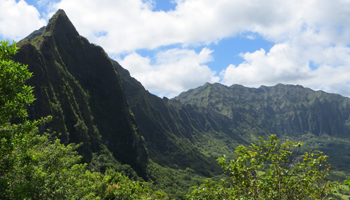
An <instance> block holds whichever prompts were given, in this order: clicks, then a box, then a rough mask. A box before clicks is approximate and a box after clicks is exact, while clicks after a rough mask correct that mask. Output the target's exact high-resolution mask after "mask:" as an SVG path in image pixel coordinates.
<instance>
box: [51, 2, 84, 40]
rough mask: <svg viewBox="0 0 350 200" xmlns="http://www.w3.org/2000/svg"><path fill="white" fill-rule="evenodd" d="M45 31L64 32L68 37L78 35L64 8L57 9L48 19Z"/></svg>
mask: <svg viewBox="0 0 350 200" xmlns="http://www.w3.org/2000/svg"><path fill="white" fill-rule="evenodd" d="M45 32H51V33H53V34H62V33H63V34H64V35H67V36H70V37H76V36H78V35H79V33H78V31H77V30H76V29H75V27H74V25H73V23H72V22H71V21H70V19H69V18H68V16H67V14H66V13H65V12H64V10H62V9H59V10H58V11H57V12H56V13H55V14H54V15H53V16H52V17H51V19H50V21H49V23H48V25H47V26H46V30H45Z"/></svg>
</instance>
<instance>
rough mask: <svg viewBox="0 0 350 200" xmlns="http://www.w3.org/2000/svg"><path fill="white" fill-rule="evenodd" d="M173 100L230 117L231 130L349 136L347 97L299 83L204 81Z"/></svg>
mask: <svg viewBox="0 0 350 200" xmlns="http://www.w3.org/2000/svg"><path fill="white" fill-rule="evenodd" d="M175 99H176V100H178V101H180V102H181V103H183V104H185V105H186V104H190V105H196V106H199V107H204V108H206V109H210V110H212V111H214V112H216V113H218V114H221V115H224V116H227V117H229V118H230V119H231V122H232V123H231V124H230V125H229V126H231V127H232V128H233V129H234V128H238V127H242V126H245V125H248V124H249V125H250V126H252V127H253V126H254V127H256V128H257V129H262V130H264V132H267V133H269V134H277V135H283V136H300V135H303V134H306V133H311V134H313V135H315V136H322V135H323V134H326V135H329V136H332V137H340V138H343V137H344V138H349V137H350V99H349V98H346V97H342V96H340V95H337V94H328V93H325V92H323V91H313V90H311V89H308V88H304V87H302V86H299V85H296V86H294V85H283V84H278V85H276V86H274V87H266V86H261V87H260V88H257V89H255V88H246V87H243V86H241V85H232V86H231V87H227V86H224V85H222V84H219V83H215V84H209V83H207V84H205V85H204V86H202V87H198V88H196V89H192V90H189V91H187V92H183V93H181V94H180V95H179V96H178V97H176V98H175ZM242 128H243V127H242ZM242 134H245V133H244V131H242Z"/></svg>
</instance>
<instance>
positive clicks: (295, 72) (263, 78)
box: [0, 0, 350, 94]
mask: <svg viewBox="0 0 350 200" xmlns="http://www.w3.org/2000/svg"><path fill="white" fill-rule="evenodd" d="M55 1H56V0H55ZM55 1H47V0H40V1H38V5H41V6H42V7H44V6H45V5H46V6H48V8H47V10H48V11H56V10H57V9H58V8H62V9H64V10H65V11H66V13H67V14H68V16H69V18H70V19H71V21H72V22H73V23H74V25H75V26H76V28H77V30H78V31H79V32H80V34H81V35H84V36H85V37H87V38H88V39H89V40H90V41H91V42H93V43H96V44H98V45H101V46H102V47H103V48H104V49H105V50H106V51H107V53H109V55H116V57H118V56H119V54H120V53H126V54H128V53H131V52H134V51H135V50H137V49H157V48H159V47H164V46H167V45H173V44H177V45H179V46H182V48H186V49H185V50H184V49H182V50H181V49H176V50H168V51H164V52H160V53H158V54H157V57H155V58H143V57H141V56H140V55H138V54H136V53H131V54H129V55H128V56H126V57H125V59H124V60H123V61H124V62H123V63H124V64H123V67H125V68H128V69H129V68H130V69H132V68H133V66H134V67H136V66H137V65H136V64H135V63H134V64H133V62H139V63H138V65H139V66H140V67H141V66H143V67H144V68H147V69H148V70H149V72H148V70H146V72H147V73H146V72H145V74H148V75H151V77H156V78H155V79H152V80H151V78H149V79H147V78H146V76H142V74H140V73H138V72H137V70H135V71H134V72H132V74H135V77H136V78H138V79H139V80H140V81H141V82H142V84H144V85H145V86H146V88H147V89H149V90H151V91H152V92H155V93H167V91H166V90H167V89H166V88H168V93H171V94H175V93H176V92H177V91H180V90H185V89H188V87H187V86H193V85H196V84H198V85H201V84H204V82H205V80H210V81H213V80H217V77H215V75H213V74H212V71H211V70H210V69H209V68H208V67H207V66H205V65H204V63H205V62H204V61H200V59H204V60H205V59H208V58H209V57H211V56H205V55H204V56H203V57H202V58H199V57H200V56H199V55H200V54H197V53H195V52H194V51H191V50H190V47H192V45H206V44H210V43H216V42H218V41H220V40H221V39H223V38H228V37H234V36H236V35H239V34H245V33H249V34H248V35H247V36H246V37H247V38H250V39H254V36H257V35H259V36H262V37H263V38H264V39H266V40H268V41H271V42H273V43H275V44H276V45H275V46H274V47H273V48H272V49H270V50H266V51H267V52H265V50H259V51H256V52H251V53H246V52H243V53H242V56H243V58H244V59H245V62H243V63H241V64H236V66H234V65H230V66H229V67H227V68H226V69H225V71H222V72H221V75H220V76H221V77H222V82H223V83H226V84H231V83H240V84H244V85H247V86H259V85H261V84H267V85H273V84H275V83H278V82H283V83H297V84H306V86H309V87H311V86H312V87H313V88H324V89H325V90H326V91H329V92H337V91H342V92H343V93H342V94H345V93H344V91H346V90H345V89H346V88H348V85H347V83H348V82H349V81H348V80H347V78H346V76H347V75H348V73H347V71H350V61H349V59H350V56H349V47H348V46H349V44H350V1H348V0H332V1H327V0H294V1H281V0H215V1H213V0H200V1H198V0H174V1H173V2H174V3H175V4H176V8H175V9H174V10H171V11H168V12H164V11H153V10H152V9H154V8H155V1H154V0H127V1H125V0H99V1H95V0H61V1H60V2H57V3H55ZM0 11H1V12H0V34H1V35H2V36H3V37H9V38H18V39H19V38H21V37H24V36H26V35H27V34H29V33H30V32H31V31H33V30H34V29H38V28H40V26H42V25H44V23H45V20H43V19H41V18H40V15H39V13H38V11H37V10H36V9H35V8H34V7H32V6H28V5H27V4H26V3H25V2H24V1H23V0H21V1H19V2H18V3H16V1H15V0H0ZM51 14H53V13H51ZM251 36H252V37H251ZM207 50H208V49H207ZM181 51H184V52H185V53H184V52H181ZM208 51H210V50H208ZM190 52H192V54H191V53H190ZM182 53H183V54H182ZM207 54H208V53H207ZM208 55H210V53H209V54H208ZM190 58H193V59H194V58H195V61H193V60H190ZM132 59H134V60H132ZM152 59H153V60H155V61H156V63H155V64H154V63H153V62H151V60H152ZM162 59H164V62H163V61H162ZM170 61H172V62H170ZM185 61H187V62H193V63H197V64H196V65H194V66H197V68H198V69H202V68H203V69H204V72H203V77H206V78H203V77H202V78H198V79H196V80H193V82H195V83H196V84H194V83H192V82H191V81H189V80H191V79H189V80H187V82H186V80H185V79H184V80H182V79H181V78H180V77H179V78H178V79H177V80H179V81H178V82H176V81H174V84H169V85H168V84H166V83H165V80H172V77H171V75H173V74H174V75H176V76H180V74H181V73H180V72H176V71H175V72H174V71H172V70H171V68H169V66H174V65H172V64H173V63H177V64H179V63H180V64H181V66H185V64H186V63H184V62H185ZM157 62H158V63H157ZM206 62H207V61H206ZM311 62H312V63H314V64H315V65H316V66H318V68H317V69H315V70H312V69H310V67H309V63H311ZM128 65H133V66H128ZM204 66H205V67H204ZM162 67H164V69H162ZM201 67H202V68H201ZM141 69H142V68H141ZM189 69H194V68H192V67H191V68H189ZM183 71H184V72H186V69H183ZM167 73H170V74H171V75H168V74H167ZM176 73H179V74H178V75H177V74H176ZM136 74H139V75H137V76H136ZM185 74H187V73H185ZM330 75H332V76H334V77H330ZM337 76H338V78H336V77H337ZM162 77H165V78H162ZM184 77H186V78H187V75H184ZM209 77H211V78H209ZM213 77H215V78H214V79H213ZM326 77H328V78H326ZM141 79H142V80H141ZM156 80H157V81H156ZM199 80H202V81H204V82H201V83H199V82H200V81H199ZM175 83H179V86H176V85H175ZM160 85H161V88H159V87H160ZM337 88H338V89H337ZM340 88H342V89H340ZM175 91H176V92H175Z"/></svg>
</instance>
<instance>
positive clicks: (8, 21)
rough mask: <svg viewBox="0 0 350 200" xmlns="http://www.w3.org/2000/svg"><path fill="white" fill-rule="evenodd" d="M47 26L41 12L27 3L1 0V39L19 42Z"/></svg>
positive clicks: (21, 0)
mask: <svg viewBox="0 0 350 200" xmlns="http://www.w3.org/2000/svg"><path fill="white" fill-rule="evenodd" d="M45 25H46V20H45V19H43V18H41V17H40V13H39V11H38V10H37V9H36V8H35V7H34V6H31V5H28V4H27V3H26V2H25V1H23V0H20V1H18V2H16V1H15V0H0V38H2V39H10V40H17V41H18V40H20V39H22V38H23V37H25V36H27V35H29V34H30V33H31V32H33V30H36V29H39V28H41V27H42V26H45Z"/></svg>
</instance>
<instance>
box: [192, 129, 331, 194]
mask: <svg viewBox="0 0 350 200" xmlns="http://www.w3.org/2000/svg"><path fill="white" fill-rule="evenodd" d="M302 145H303V143H301V142H291V141H289V140H287V141H286V142H284V143H280V141H279V140H278V139H277V137H276V136H275V135H272V136H270V137H269V140H268V141H263V140H262V138H260V139H259V144H257V145H256V144H251V146H249V148H246V147H244V146H239V147H238V148H237V150H236V151H235V153H236V154H237V158H235V159H233V160H231V161H230V162H228V161H227V160H226V159H225V157H222V158H219V159H218V161H219V163H220V165H221V167H222V168H223V170H224V172H225V173H226V174H228V175H229V176H230V178H229V179H228V180H221V181H219V182H215V181H212V180H210V179H208V180H206V181H205V183H204V184H202V185H201V186H200V187H198V188H195V189H194V190H193V191H192V192H191V194H189V195H188V196H187V197H188V199H324V198H326V197H327V196H329V195H330V194H331V193H332V189H334V188H335V186H336V183H333V182H330V181H327V177H328V175H329V169H330V165H329V164H328V163H327V162H326V159H327V157H328V156H326V155H323V154H322V152H319V151H315V152H313V151H309V152H306V153H305V154H303V155H300V152H299V150H300V147H301V146H302Z"/></svg>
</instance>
